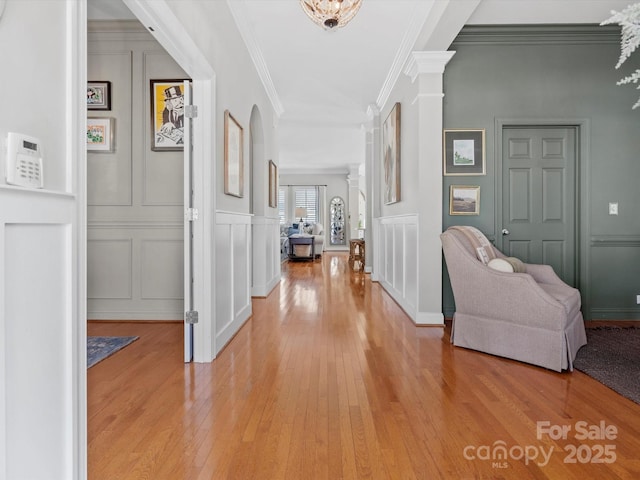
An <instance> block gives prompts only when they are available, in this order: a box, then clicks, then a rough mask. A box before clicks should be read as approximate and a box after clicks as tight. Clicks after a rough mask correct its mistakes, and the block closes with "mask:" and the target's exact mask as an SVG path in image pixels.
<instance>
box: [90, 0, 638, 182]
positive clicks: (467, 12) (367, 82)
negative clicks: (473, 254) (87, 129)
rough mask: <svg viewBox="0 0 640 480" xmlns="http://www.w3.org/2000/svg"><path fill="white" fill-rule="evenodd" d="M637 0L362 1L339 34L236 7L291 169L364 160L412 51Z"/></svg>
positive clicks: (253, 7) (94, 7)
mask: <svg viewBox="0 0 640 480" xmlns="http://www.w3.org/2000/svg"><path fill="white" fill-rule="evenodd" d="M199 1H223V0H199ZM630 1H631V0H393V1H390V0H363V4H362V8H361V9H360V11H359V12H358V14H357V15H356V17H355V18H354V19H353V20H352V21H351V23H349V24H348V25H346V26H345V27H344V28H342V29H337V30H335V31H325V30H323V29H322V28H321V27H319V26H317V25H316V24H314V23H313V22H311V21H310V20H309V19H308V18H307V17H306V15H305V14H304V12H303V11H302V8H301V7H300V5H299V2H298V1H297V0H227V3H228V5H229V7H230V9H231V12H232V14H233V16H234V19H235V20H236V24H237V25H238V28H239V30H240V33H241V35H242V37H243V39H244V41H245V44H246V45H247V48H248V49H249V52H250V54H251V56H252V58H253V60H254V63H255V64H256V68H257V70H258V74H259V75H260V76H261V78H262V80H263V83H264V84H265V87H266V90H267V92H268V94H269V96H270V98H271V101H272V104H273V106H274V111H275V113H276V117H277V118H276V122H277V124H278V129H277V132H278V133H277V134H278V139H277V141H278V148H279V163H280V170H281V172H283V173H284V172H287V171H289V172H294V171H299V172H317V171H344V172H346V171H347V170H348V169H349V167H354V166H357V165H360V164H362V163H363V162H364V158H365V136H364V128H363V124H365V123H366V122H367V121H369V116H368V114H367V112H368V109H370V108H373V109H374V110H375V109H376V108H378V109H379V108H380V107H382V106H383V105H384V104H385V102H386V99H387V97H388V95H389V92H390V89H391V88H392V86H393V84H394V83H395V80H396V79H397V78H398V77H399V76H400V75H402V74H403V73H402V71H403V67H404V64H405V62H406V59H407V56H408V55H409V53H410V52H411V51H412V50H446V49H447V48H448V47H449V45H450V43H451V41H452V40H453V39H454V38H455V36H456V34H457V33H458V31H459V30H460V28H461V27H462V26H463V25H465V24H525V23H530V24H531V23H534V24H553V23H556V24H558V23H599V22H601V21H602V20H604V19H605V18H608V17H609V16H610V10H612V9H615V10H621V9H623V8H625V7H626V6H627V5H628V4H629V2H630ZM88 3H89V9H88V11H89V18H90V19H113V18H133V16H132V15H131V12H130V11H129V10H128V9H127V7H126V6H125V5H124V4H122V3H121V2H120V1H119V0H118V1H114V0H88ZM185 3H187V2H186V1H184V0H183V4H185ZM194 3H195V2H194Z"/></svg>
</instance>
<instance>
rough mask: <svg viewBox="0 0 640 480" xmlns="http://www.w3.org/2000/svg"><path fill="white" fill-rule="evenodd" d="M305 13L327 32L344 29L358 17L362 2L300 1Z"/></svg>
mask: <svg viewBox="0 0 640 480" xmlns="http://www.w3.org/2000/svg"><path fill="white" fill-rule="evenodd" d="M300 5H301V6H302V9H303V10H304V13H306V14H307V15H308V17H309V18H310V19H311V20H313V21H314V22H315V23H317V24H318V25H320V26H321V27H323V28H324V29H325V30H331V29H333V28H335V27H343V26H344V25H346V24H347V23H349V22H350V21H351V19H352V18H353V17H355V16H356V13H358V10H360V5H362V0H300Z"/></svg>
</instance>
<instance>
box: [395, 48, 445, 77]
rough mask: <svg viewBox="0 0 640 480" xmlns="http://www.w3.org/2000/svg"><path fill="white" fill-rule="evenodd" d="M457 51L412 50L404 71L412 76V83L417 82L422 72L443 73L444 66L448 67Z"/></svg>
mask: <svg viewBox="0 0 640 480" xmlns="http://www.w3.org/2000/svg"><path fill="white" fill-rule="evenodd" d="M455 53H456V52H454V51H444V52H411V55H409V58H408V60H407V63H406V65H405V67H404V73H405V75H407V76H409V77H411V82H412V83H413V82H415V81H416V78H418V75H420V74H422V73H439V74H443V73H444V67H446V65H447V63H449V60H451V57H453V56H454V55H455Z"/></svg>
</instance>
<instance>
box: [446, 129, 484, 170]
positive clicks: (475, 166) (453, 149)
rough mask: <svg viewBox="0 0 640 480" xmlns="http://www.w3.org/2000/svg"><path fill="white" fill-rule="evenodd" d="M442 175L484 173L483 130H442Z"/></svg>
mask: <svg viewBox="0 0 640 480" xmlns="http://www.w3.org/2000/svg"><path fill="white" fill-rule="evenodd" d="M442 151H443V153H444V159H443V171H444V175H485V174H486V171H485V131H484V129H477V130H453V129H450V130H447V129H445V130H444V134H443V146H442Z"/></svg>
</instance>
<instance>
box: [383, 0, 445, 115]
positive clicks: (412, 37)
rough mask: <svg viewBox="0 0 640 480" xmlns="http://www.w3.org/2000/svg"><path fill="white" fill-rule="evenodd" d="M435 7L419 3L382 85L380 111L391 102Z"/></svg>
mask: <svg viewBox="0 0 640 480" xmlns="http://www.w3.org/2000/svg"><path fill="white" fill-rule="evenodd" d="M432 7H433V2H418V4H417V5H416V10H415V14H414V15H413V17H412V18H411V23H410V24H409V27H408V28H407V30H406V31H405V33H404V36H403V37H402V41H401V42H400V47H399V48H398V51H397V53H396V56H395V58H394V59H393V63H392V64H391V68H390V69H389V72H388V73H387V77H386V79H385V81H384V83H383V84H382V88H381V89H380V93H379V94H378V98H377V99H376V105H377V106H378V109H379V110H383V108H384V106H385V104H386V103H387V100H389V95H391V91H392V90H393V87H394V86H395V84H396V82H397V81H398V78H399V77H400V74H401V73H402V69H403V67H404V65H405V63H406V61H407V57H408V56H409V54H410V53H411V50H412V49H413V48H414V45H415V44H416V41H417V40H418V36H419V35H420V32H421V31H422V27H423V25H424V23H425V21H426V19H427V15H428V13H429V11H430V10H431V8H432Z"/></svg>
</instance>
